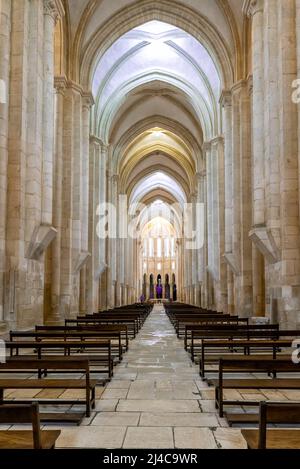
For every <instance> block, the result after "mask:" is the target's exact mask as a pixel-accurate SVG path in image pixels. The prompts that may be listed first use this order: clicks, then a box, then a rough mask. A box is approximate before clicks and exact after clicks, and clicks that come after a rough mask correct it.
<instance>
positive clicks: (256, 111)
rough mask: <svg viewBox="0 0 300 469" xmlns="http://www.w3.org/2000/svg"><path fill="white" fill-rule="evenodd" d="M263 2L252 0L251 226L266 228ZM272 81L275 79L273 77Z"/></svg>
mask: <svg viewBox="0 0 300 469" xmlns="http://www.w3.org/2000/svg"><path fill="white" fill-rule="evenodd" d="M263 11H264V0H251V2H250V6H249V10H248V15H249V16H252V73H253V104H252V106H253V112H252V115H253V119H252V128H253V133H252V135H253V137H252V151H253V225H254V227H255V226H259V225H264V224H265V180H264V178H265V163H264V161H265V155H264V151H265V149H264V41H263V32H264V15H263ZM272 78H274V77H272Z"/></svg>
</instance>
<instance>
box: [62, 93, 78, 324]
mask: <svg viewBox="0 0 300 469" xmlns="http://www.w3.org/2000/svg"><path fill="white" fill-rule="evenodd" d="M74 115H75V103H74V94H73V91H72V89H70V88H69V87H68V88H67V89H66V92H65V98H64V122H63V181H64V183H63V186H62V219H61V225H62V230H61V291H60V295H61V307H62V314H63V316H64V317H68V316H69V315H70V304H71V294H72V273H73V269H72V267H73V265H72V249H73V236H72V219H73V213H72V207H73V203H72V186H73V165H74V162H73V159H74V138H73V137H74V122H73V121H74Z"/></svg>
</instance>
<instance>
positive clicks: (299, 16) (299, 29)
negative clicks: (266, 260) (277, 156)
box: [296, 0, 300, 205]
mask: <svg viewBox="0 0 300 469" xmlns="http://www.w3.org/2000/svg"><path fill="white" fill-rule="evenodd" d="M296 41H297V44H296V47H297V79H298V80H300V0H296ZM297 88H298V89H299V84H298V87H297ZM298 96H299V93H298ZM297 107H298V162H299V166H300V102H298V104H297ZM299 196H300V194H299ZM299 205H300V199H299Z"/></svg>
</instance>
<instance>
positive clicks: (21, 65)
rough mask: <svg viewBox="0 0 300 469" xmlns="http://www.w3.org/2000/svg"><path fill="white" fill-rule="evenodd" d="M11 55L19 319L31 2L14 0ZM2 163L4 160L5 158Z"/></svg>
mask: <svg viewBox="0 0 300 469" xmlns="http://www.w3.org/2000/svg"><path fill="white" fill-rule="evenodd" d="M11 6H12V9H11V56H10V60H11V62H10V73H11V75H10V81H9V99H10V102H9V117H8V126H9V127H8V165H7V225H6V256H7V257H6V275H5V277H6V280H5V284H6V295H5V318H4V319H5V320H7V321H9V322H10V323H11V325H13V323H15V322H17V321H18V313H19V303H20V298H21V295H22V294H23V293H24V290H25V288H24V284H25V272H22V277H23V278H22V280H23V289H22V290H21V289H20V288H17V286H18V284H19V276H20V274H19V272H18V271H19V268H20V265H21V263H22V261H21V260H22V259H24V237H25V226H24V225H25V223H24V220H25V177H26V176H25V175H26V137H27V135H26V131H27V127H26V122H27V72H26V70H27V54H28V26H29V18H28V16H29V13H28V2H25V1H24V2H19V1H18V0H14V1H13V2H11ZM1 164H2V161H1Z"/></svg>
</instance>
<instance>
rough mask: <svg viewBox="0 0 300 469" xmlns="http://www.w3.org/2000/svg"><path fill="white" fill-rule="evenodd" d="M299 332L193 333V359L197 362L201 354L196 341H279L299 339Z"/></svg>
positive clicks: (243, 331)
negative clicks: (197, 357)
mask: <svg viewBox="0 0 300 469" xmlns="http://www.w3.org/2000/svg"><path fill="white" fill-rule="evenodd" d="M299 335H300V331H299V330H280V331H278V330H268V329H266V330H260V329H258V330H240V329H238V330H234V329H232V330H230V331H229V330H225V331H222V330H207V331H199V332H198V331H192V339H191V350H190V352H191V359H192V361H194V360H195V356H196V354H199V355H200V353H201V342H199V343H195V340H196V339H197V340H201V341H202V340H204V339H211V340H213V339H216V340H217V339H218V340H221V339H225V340H226V339H228V340H233V339H235V340H237V339H244V340H251V339H262V340H267V339H269V340H279V339H280V338H285V337H287V338H290V337H299Z"/></svg>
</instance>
